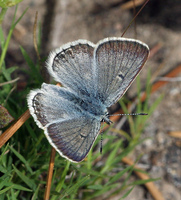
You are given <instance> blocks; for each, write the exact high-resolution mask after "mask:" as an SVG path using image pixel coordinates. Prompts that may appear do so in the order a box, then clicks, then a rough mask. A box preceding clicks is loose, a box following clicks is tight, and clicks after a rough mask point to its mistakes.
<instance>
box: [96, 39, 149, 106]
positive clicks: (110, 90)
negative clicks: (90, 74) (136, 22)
mask: <svg viewBox="0 0 181 200" xmlns="http://www.w3.org/2000/svg"><path fill="white" fill-rule="evenodd" d="M148 54H149V49H148V46H147V45H146V44H143V43H142V42H140V41H138V40H132V39H125V38H106V39H104V40H101V41H100V42H99V43H98V44H97V46H96V48H95V52H94V58H95V63H96V74H97V80H96V81H95V82H96V83H97V86H96V87H97V89H96V90H97V96H98V98H100V99H101V101H102V102H103V103H104V104H105V105H106V107H109V106H111V105H112V104H114V103H115V102H117V101H118V100H119V98H120V97H121V96H122V95H123V94H124V93H125V92H126V90H127V89H128V88H129V86H130V84H131V83H132V82H133V80H134V79H135V78H136V76H137V75H138V74H139V72H140V70H141V69H142V67H143V65H144V63H145V62H146V60H147V58H148Z"/></svg>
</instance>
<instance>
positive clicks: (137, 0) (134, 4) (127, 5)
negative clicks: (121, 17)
mask: <svg viewBox="0 0 181 200" xmlns="http://www.w3.org/2000/svg"><path fill="white" fill-rule="evenodd" d="M144 2H145V0H135V1H134V2H133V0H131V1H128V2H126V3H124V4H123V5H121V9H124V10H128V9H131V8H135V7H137V6H140V5H142V4H143V3H144Z"/></svg>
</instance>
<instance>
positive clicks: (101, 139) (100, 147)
mask: <svg viewBox="0 0 181 200" xmlns="http://www.w3.org/2000/svg"><path fill="white" fill-rule="evenodd" d="M102 135H103V132H102V131H101V147H100V153H101V154H102Z"/></svg>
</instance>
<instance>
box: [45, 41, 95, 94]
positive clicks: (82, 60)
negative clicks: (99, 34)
mask: <svg viewBox="0 0 181 200" xmlns="http://www.w3.org/2000/svg"><path fill="white" fill-rule="evenodd" d="M94 46H95V45H94V44H93V43H91V42H89V41H87V40H78V41H75V42H72V43H68V44H66V45H63V46H62V47H60V48H59V49H56V50H55V51H54V52H52V53H51V54H50V56H49V58H48V61H47V68H48V71H49V73H50V74H51V75H52V76H53V77H54V79H55V80H56V81H58V82H60V83H61V84H62V85H63V86H65V87H68V88H69V89H70V90H72V91H73V92H74V93H77V94H79V95H80V96H82V98H83V96H84V95H87V96H89V94H92V93H93V92H94V91H95V90H94V84H93V83H94V81H93V80H94V70H93V67H94V65H93V51H94Z"/></svg>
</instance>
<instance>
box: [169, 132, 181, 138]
mask: <svg viewBox="0 0 181 200" xmlns="http://www.w3.org/2000/svg"><path fill="white" fill-rule="evenodd" d="M168 135H169V136H171V137H175V138H181V131H171V132H169V133H168Z"/></svg>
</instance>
